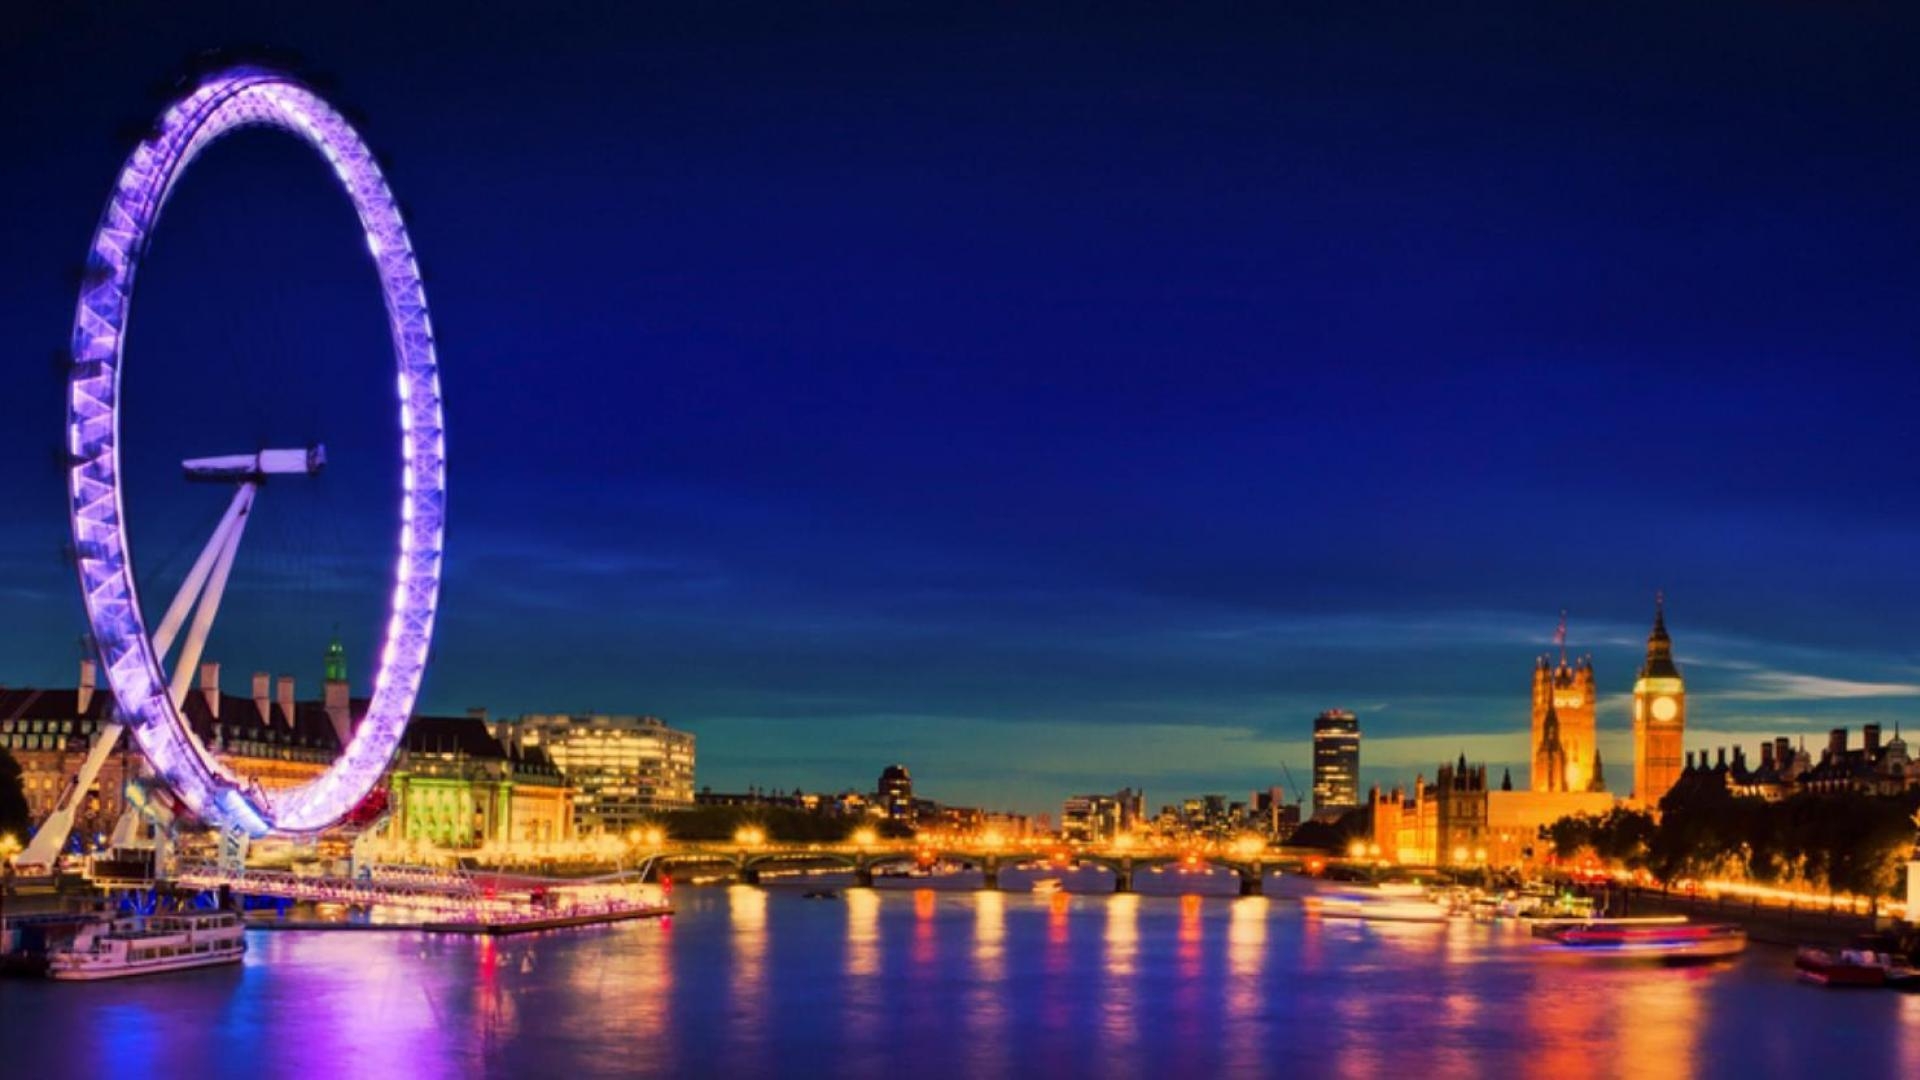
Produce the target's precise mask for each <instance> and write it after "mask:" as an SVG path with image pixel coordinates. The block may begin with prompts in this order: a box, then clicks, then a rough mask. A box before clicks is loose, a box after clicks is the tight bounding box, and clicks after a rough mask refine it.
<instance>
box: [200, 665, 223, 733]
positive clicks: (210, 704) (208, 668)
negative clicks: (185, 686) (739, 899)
mask: <svg viewBox="0 0 1920 1080" xmlns="http://www.w3.org/2000/svg"><path fill="white" fill-rule="evenodd" d="M200 696H201V697H203V698H206V699H207V715H208V716H211V717H213V718H214V719H215V720H218V719H220V663H219V661H217V660H216V661H208V662H207V663H204V664H201V665H200Z"/></svg>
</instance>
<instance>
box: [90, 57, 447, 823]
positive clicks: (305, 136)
mask: <svg viewBox="0 0 1920 1080" xmlns="http://www.w3.org/2000/svg"><path fill="white" fill-rule="evenodd" d="M245 127H273V128H278V129H280V130H282V131H286V132H289V133H291V134H293V135H295V136H297V137H298V138H300V139H301V140H302V141H304V142H306V143H307V144H308V145H309V146H312V147H313V148H314V149H315V150H317V151H319V152H320V154H321V155H322V156H323V157H324V158H326V160H327V162H328V164H329V165H330V166H331V167H332V169H333V172H334V175H335V176H336V177H337V178H338V179H339V180H340V183H341V186H342V187H343V188H345V190H346V192H347V195H348V198H349V199H351V200H352V203H353V208H354V212H355V213H356V215H358V217H359V219H360V224H361V227H362V229H363V231H364V232H365V236H366V242H367V248H368V250H369V252H370V253H371V254H372V256H373V260H374V264H375V267H376V269H377V270H378V272H379V275H380V285H381V291H382V293H383V294H384V297H385V301H386V309H387V317H388V324H389V328H390V330H391V334H392V339H393V347H394V357H395V360H396V362H397V368H398V379H397V383H396V386H397V390H398V393H399V398H400V429H401V437H400V443H401V475H402V494H401V502H400V516H401V529H400V555H399V560H398V562H397V564H396V566H395V570H394V579H393V593H392V599H391V602H390V604H389V608H388V617H387V626H386V637H385V643H384V645H383V646H382V648H381V651H380V658H379V663H378V670H377V672H376V674H375V676H374V686H373V694H372V697H371V699H370V701H369V703H368V706H367V711H366V715H365V716H364V717H363V718H362V719H361V721H360V723H359V726H358V727H357V728H356V729H355V731H354V733H353V736H352V738H351V739H350V740H348V743H347V745H346V747H345V748H344V749H343V751H342V753H341V755H340V757H339V759H338V760H336V761H335V762H334V763H333V765H332V766H331V767H330V768H329V769H328V770H327V771H326V773H324V774H323V775H321V776H319V777H317V778H315V779H314V780H312V781H310V782H308V783H306V784H304V785H302V786H300V787H297V788H291V789H286V790H282V791H278V792H275V793H273V794H272V795H271V796H269V795H268V794H267V793H266V792H265V791H263V790H262V789H261V788H260V787H259V786H258V785H257V784H255V783H252V782H251V781H249V780H247V779H245V778H243V777H239V776H236V775H235V774H233V773H232V772H231V771H229V770H228V769H227V768H226V767H225V766H224V765H223V764H222V763H220V762H219V761H217V760H216V759H215V758H214V757H213V756H212V755H211V754H210V753H208V751H207V749H206V748H205V747H204V746H203V745H201V743H200V741H199V739H198V738H197V737H196V736H195V734H194V733H193V731H192V729H191V728H190V727H189V726H188V724H187V723H186V721H185V719H184V717H183V716H182V715H181V711H180V701H179V700H178V699H177V698H176V696H175V694H174V692H173V691H172V689H171V688H170V686H169V679H168V678H167V676H166V675H165V673H164V672H163V669H162V660H163V658H164V653H165V651H166V648H167V645H168V642H170V640H171V634H168V635H167V641H163V642H162V643H161V647H160V648H158V649H156V648H155V641H154V638H153V636H151V635H150V634H149V632H148V624H147V621H146V618H145V616H144V614H143V612H142V609H141V605H140V599H139V594H138V591H137V589H136V588H135V584H134V579H133V569H132V562H131V558H130V555H129V548H128V539H127V530H126V526H125V523H124V520H123V506H122V504H123V498H122V491H121V476H120V447H119V426H120V374H121V359H122V358H121V354H122V345H123V342H124V339H125V333H126V328H127V318H128V314H129V310H130V305H131V300H132V295H133V284H134V276H135V272H136V271H137V270H138V268H139V261H140V258H141V256H142V255H143V254H144V252H145V249H146V246H147V244H148V242H149V239H150V237H151V236H152V233H153V229H154V228H155V226H156V225H157V224H158V222H159V218H160V212H161V210H162V208H163V207H164V206H165V204H166V201H167V197H168V195H169V194H170V193H171V192H172V189H173V186H174V184H175V183H176V182H178V180H179V178H180V177H181V175H183V174H184V172H185V171H186V169H187V166H189V165H190V164H191V163H192V162H193V160H194V159H195V158H196V157H198V156H199V154H200V153H201V151H203V150H205V149H206V148H207V147H208V146H210V145H211V144H212V143H213V142H215V141H216V140H218V139H220V138H221V137H223V136H225V135H227V134H229V133H231V132H233V131H235V130H238V129H241V128H245ZM72 352H73V367H72V371H71V376H70V380H69V385H68V403H67V443H68V445H67V452H68V455H69V468H68V493H69V496H70V510H71V520H72V526H73V540H74V547H75V556H76V558H75V562H76V564H77V567H78V570H79V577H80V587H81V596H82V599H83V601H84V603H85V606H86V611H87V619H88V622H89V623H90V624H91V627H92V630H93V634H94V638H95V641H96V644H97V646H98V648H99V652H100V659H101V667H102V668H103V670H104V671H105V673H106V677H107V680H108V682H109V684H110V685H111V686H112V688H113V692H114V698H115V702H116V704H117V707H118V711H119V715H120V718H121V719H122V721H123V722H125V723H126V724H127V725H128V726H129V727H130V728H131V729H132V732H133V734H134V737H135V738H136V739H137V740H138V741H139V744H140V748H141V750H142V751H143V752H144V753H145V755H146V758H147V760H148V762H149V763H150V764H151V765H152V767H153V769H154V771H155V772H156V773H157V774H158V776H159V777H160V778H161V779H162V780H163V781H164V782H165V784H166V785H167V786H168V787H169V788H170V789H171V790H172V791H173V792H174V793H175V794H176V795H177V796H178V797H179V799H180V800H181V802H182V803H184V804H185V806H186V807H187V808H188V809H189V810H191V811H192V812H193V813H194V814H195V815H196V816H198V817H199V818H200V819H201V820H202V821H205V822H207V823H208V824H211V825H215V826H218V827H220V828H223V829H239V830H242V831H244V832H246V833H247V834H249V835H252V836H259V835H263V834H265V833H267V832H270V831H279V832H288V833H310V832H314V831H318V830H321V829H324V828H326V827H328V826H330V825H332V824H333V823H335V822H337V821H338V820H340V819H341V818H342V817H344V816H345V815H346V814H347V812H348V811H350V810H351V809H353V807H354V806H355V805H356V804H358V803H359V802H360V800H361V799H362V798H364V797H365V796H366V794H367V792H368V791H369V790H371V788H372V787H373V785H374V783H375V782H377V781H378V779H379V777H380V775H381V773H382V772H383V771H384V770H385V768H386V767H387V764H388V763H389V761H390V760H391V759H392V757H393V754H394V751H395V750H396V749H397V748H398V746H399V743H400V739H401V738H402V737H403V735H404V734H405V732H406V726H407V721H408V719H409V718H410V717H411V715H412V713H413V705H414V700H415V698H416V696H417V695H418V693H419V689H420V680H421V676H422V673H423V672H424V669H425V665H426V658H427V650H428V646H429V644H430V642H431V640H432V636H433V622H434V613H435V609H436V605H437V603H438V600H439V590H440V570H441V552H442V546H443V542H444V537H445V491H446V445H445V438H444V433H443V427H442V414H441V399H440V379H439V365H438V362H437V360H436V358H435V355H434V344H433V329H432V324H431V321H430V320H429V317H428V313H427V300H426V293H425V290H424V288H423V287H422V285H421V282H420V272H419V267H418V265H417V264H416V262H415V259H414V255H413V246H412V243H411V241H410V240H409V239H408V237H407V233H406V229H405V226H404V225H403V223H402V222H401V219H400V211H399V208H398V207H397V206H396V205H395V203H394V198H393V193H392V192H391V191H390V190H389V189H388V187H387V183H386V180H385V178H384V177H383V176H382V175H381V173H380V168H379V166H378V164H376V163H375V161H374V159H373V156H372V154H371V152H369V150H368V149H367V146H366V144H365V142H364V141H363V140H362V139H361V138H360V135H359V133H358V132H356V131H355V130H354V128H353V126H352V125H351V124H349V123H348V122H347V121H346V120H345V119H344V118H343V117H342V116H341V115H340V114H339V113H338V112H337V111H335V110H334V109H333V108H332V107H331V106H329V105H328V104H327V103H326V102H325V101H324V100H323V99H321V98H320V97H319V95H317V94H315V93H314V92H313V91H312V90H310V89H308V88H307V87H306V86H304V85H302V84H301V83H300V82H298V81H296V80H294V79H292V78H290V77H289V76H286V75H284V74H281V73H278V72H273V71H269V70H264V69H260V68H251V67H236V68H229V69H226V70H224V71H220V72H218V73H215V74H213V75H211V76H209V77H207V78H205V79H204V80H202V81H201V82H200V84H199V85H198V86H197V87H196V88H194V89H193V90H192V91H191V92H189V93H187V94H186V95H185V96H184V97H181V98H180V99H178V100H176V101H175V102H173V103H172V104H171V105H169V106H168V107H167V108H166V110H165V111H164V112H163V113H162V114H161V117H160V120H159V123H158V125H157V127H156V128H155V129H154V131H153V133H152V134H151V135H149V136H148V137H147V138H146V139H145V140H144V141H142V142H141V143H140V145H139V146H137V147H135V148H134V150H133V153H132V154H131V155H130V156H129V158H128V159H127V162H126V165H125V166H124V167H123V168H122V170H121V172H120V176H119V179H118V181H117V182H116V183H115V185H114V190H113V194H112V195H111V196H110V197H109V198H108V200H107V205H106V209H105V210H104V211H103V212H102V214H101V217H100V224H99V226H98V227H97V228H96V229H95V230H94V235H93V243H92V246H91V248H90V249H89V251H88V257H87V270H86V274H85V277H84V279H83V281H82V284H81V287H80V298H79V303H78V306H77V310H76V312H75V316H74V326H73V350H72ZM262 456H263V457H264V455H262ZM238 504H239V500H238V499H236V506H238ZM232 513H234V512H233V511H230V514H232ZM238 513H240V514H244V513H245V510H244V509H241V510H239V511H238ZM209 550H212V549H211V548H210V549H209ZM227 558H228V560H229V561H230V559H231V552H229V553H228V555H227ZM184 591H185V590H184V587H183V592H184ZM171 619H172V612H171V611H170V612H169V621H171ZM209 619H210V616H209Z"/></svg>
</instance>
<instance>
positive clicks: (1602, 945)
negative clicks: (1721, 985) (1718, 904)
mask: <svg viewBox="0 0 1920 1080" xmlns="http://www.w3.org/2000/svg"><path fill="white" fill-rule="evenodd" d="M1535 934H1536V935H1537V936H1539V937H1542V938H1544V939H1546V941H1547V942H1548V945H1547V947H1548V948H1550V949H1552V950H1553V951H1555V952H1560V953H1566V954H1569V955H1575V956H1592V957H1601V958H1615V959H1623V960H1662V961H1667V962H1669V963H1687V962H1692V961H1704V960H1719V959H1722V958H1724V957H1729V956H1735V955H1738V954H1739V953H1742V952H1744V951H1746V948H1747V932H1746V931H1745V930H1744V929H1742V928H1740V927H1738V926H1734V925H1731V924H1729V923H1690V922H1686V921H1684V920H1680V921H1675V920H1667V919H1594V920H1591V921H1589V922H1584V923H1572V924H1566V925H1558V926H1549V927H1540V928H1537V929H1536V930H1535Z"/></svg>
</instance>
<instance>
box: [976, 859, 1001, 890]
mask: <svg viewBox="0 0 1920 1080" xmlns="http://www.w3.org/2000/svg"><path fill="white" fill-rule="evenodd" d="M980 887H981V888H983V889H996V890H997V889H999V888H1000V860H999V859H988V860H986V861H985V862H983V863H981V864H980Z"/></svg>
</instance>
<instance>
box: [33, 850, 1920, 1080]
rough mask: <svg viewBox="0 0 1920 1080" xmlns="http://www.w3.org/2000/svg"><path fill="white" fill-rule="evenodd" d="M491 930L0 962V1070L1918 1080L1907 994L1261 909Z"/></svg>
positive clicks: (1056, 910) (895, 915) (715, 904)
mask: <svg viewBox="0 0 1920 1080" xmlns="http://www.w3.org/2000/svg"><path fill="white" fill-rule="evenodd" d="M678 899H679V900H680V902H681V905H682V907H681V911H680V914H679V915H678V916H676V919H675V923H674V925H673V928H672V930H671V932H669V931H668V929H667V928H666V927H665V926H663V925H657V924H639V925H624V926H619V927H606V928H599V929H594V930H588V931H579V932H566V933H556V934H549V935H542V936H539V937H535V938H528V939H509V940H506V941H492V942H489V941H486V940H470V939H465V938H456V937H415V936H410V935H398V934H320V933H300V932H288V933H276V934H265V933H256V934H254V935H253V936H252V945H253V952H252V953H251V954H250V955H249V957H248V961H247V963H246V964H245V965H244V967H242V968H239V969H229V970H226V971H209V972H196V973H186V974H182V975H179V976H164V977H156V978H155V979H153V980H151V981H139V980H132V981H128V982H126V983H120V984H106V985H101V986H97V987H87V988H84V989H85V991H86V992H85V993H77V992H76V988H74V987H66V986H59V985H54V984H42V983H35V982H28V981H22V980H11V981H0V1042H4V1043H5V1045H6V1046H7V1047H8V1055H9V1056H8V1069H7V1072H6V1075H8V1076H14V1075H19V1076H22V1077H32V1076H41V1075H48V1076H54V1075H73V1074H89V1075H102V1074H117V1073H119V1072H124V1071H126V1067H127V1063H128V1062H138V1063H139V1067H140V1069H141V1071H144V1072H147V1073H151V1074H152V1075H164V1076H175V1075H204V1076H214V1075H224V1074H225V1073H227V1072H231V1071H234V1070H235V1065H234V1063H235V1062H245V1063H247V1069H248V1071H249V1072H252V1073H259V1074H264V1075H268V1076H284V1075H316V1076H358V1075H386V1074H391V1073H393V1072H395V1071H404V1072H405V1073H406V1075H407V1076H408V1077H409V1078H410V1080H427V1078H428V1077H431V1076H436V1075H442V1074H444V1075H454V1076H466V1075H478V1074H487V1073H496V1074H501V1075H529V1076H549V1075H568V1076H575V1075H584V1074H624V1075H667V1076H671V1075H686V1074H688V1073H701V1074H711V1075H725V1076H749V1077H751V1076H761V1075H768V1074H775V1073H788V1074H819V1075H849V1074H851V1075H860V1076H869V1075H871V1076H880V1075H884V1074H887V1073H890V1072H899V1071H909V1072H915V1071H917V1072H921V1073H928V1074H942V1075H965V1076H992V1075H1006V1074H1011V1073H1019V1074H1043V1075H1044V1074H1049V1073H1051V1074H1055V1075H1058V1076H1063V1077H1064V1076H1070V1075H1084V1074H1087V1073H1100V1074H1103V1075H1105V1074H1111V1073H1126V1072H1139V1073H1141V1074H1144V1075H1153V1076H1161V1075H1166V1076H1184V1075H1208V1074H1218V1075H1258V1074H1262V1073H1272V1072H1274V1071H1277V1070H1280V1069H1285V1070H1287V1071H1290V1072H1299V1073H1302V1074H1304V1075H1329V1074H1344V1075H1354V1076H1376V1075H1397V1074H1404V1075H1419V1076H1439V1077H1444V1076H1519V1075H1549V1076H1552V1075H1556V1074H1559V1075H1564V1076H1568V1077H1573V1076H1588V1075H1594V1074H1630V1075H1661V1074H1676V1075H1678V1074H1687V1073H1695V1074H1698V1073H1714V1074H1750V1075H1771V1074H1773V1073H1776V1072H1779V1071H1781V1070H1783V1069H1791V1068H1801V1067H1805V1066H1806V1065H1807V1063H1810V1062H1812V1063H1818V1066H1819V1067H1820V1068H1821V1069H1822V1070H1823V1071H1826V1072H1830V1073H1832V1074H1833V1075H1835V1076H1842V1075H1845V1076H1852V1075H1864V1076H1883V1075H1909V1076H1912V1075H1920V997H1912V998H1908V997H1902V996H1900V995H1894V994H1885V995H1873V994H1869V995H1865V996H1849V995H1845V994H1837V993H1827V992H1823V991H1820V990H1818V989H1814V988H1810V987H1807V986H1802V985H1797V984H1795V983H1794V981H1793V980H1792V977H1791V968H1790V956H1789V955H1788V954H1786V953H1784V952H1781V951H1778V950H1770V949H1765V948H1762V947H1756V948H1755V949H1754V950H1752V951H1751V952H1749V953H1748V955H1746V956H1745V957H1743V958H1742V959H1741V960H1739V961H1738V962H1737V963H1734V964H1728V965H1716V966H1711V967H1702V968H1692V969H1669V968H1662V967H1657V966H1651V965H1595V964H1592V963H1581V962H1578V961H1577V960H1572V959H1566V960H1563V961H1560V962H1556V960H1554V959H1553V958H1550V957H1547V956H1543V955H1541V954H1540V953H1539V952H1538V950H1537V949H1536V948H1535V946H1534V943H1533V940H1532V939H1531V938H1530V937H1529V936H1528V935H1527V934H1526V933H1524V932H1512V931H1508V930H1505V929H1502V928H1499V927H1482V926H1470V925H1453V926H1440V927H1434V926H1426V927H1421V926H1392V925H1388V924H1364V923H1353V922H1331V921H1329V922H1317V921H1314V920H1308V919H1305V918H1303V917H1302V915H1301V913H1300V910H1299V907H1298V906H1297V905H1294V904H1291V903H1287V902H1284V901H1265V900H1261V899H1258V898H1246V899H1231V898H1226V897H1212V898H1208V899H1204V900H1202V899H1199V898H1193V899H1178V898H1174V897H1156V896H1145V895H1138V896H1136V895H1127V896H1119V897H1106V896H1087V895H1081V896H1076V897H1071V898H1069V897H1065V896H1062V897H1058V898H1054V897H1047V898H1044V899H1043V898H1039V897H1032V896H1028V895H1024V894H1005V895H1001V894H995V893H979V894H965V893H946V894H928V895H925V896H922V895H917V894H909V893H907V892H905V891H898V892H891V893H888V892H885V891H880V892H875V891H873V890H865V889H848V890H845V891H844V892H843V893H842V898H841V899H840V900H839V901H835V902H832V903H825V902H820V901H808V900H803V899H801V898H800V897H799V896H798V895H797V891H791V892H782V891H781V890H779V889H774V890H771V891H761V890H757V889H746V888H742V889H732V890H727V889H720V888H715V889H699V890H687V891H686V892H685V893H683V894H682V895H681V896H680V897H678Z"/></svg>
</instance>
